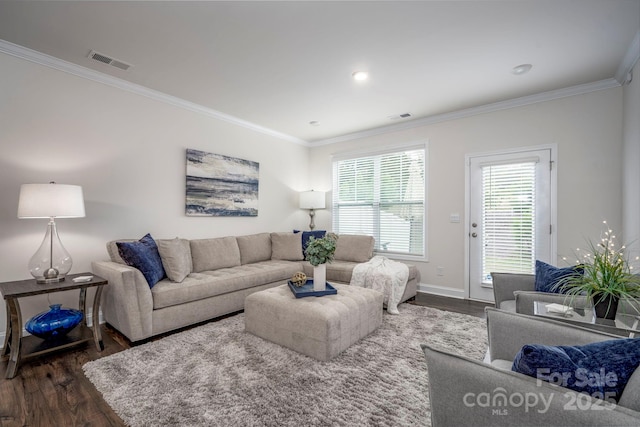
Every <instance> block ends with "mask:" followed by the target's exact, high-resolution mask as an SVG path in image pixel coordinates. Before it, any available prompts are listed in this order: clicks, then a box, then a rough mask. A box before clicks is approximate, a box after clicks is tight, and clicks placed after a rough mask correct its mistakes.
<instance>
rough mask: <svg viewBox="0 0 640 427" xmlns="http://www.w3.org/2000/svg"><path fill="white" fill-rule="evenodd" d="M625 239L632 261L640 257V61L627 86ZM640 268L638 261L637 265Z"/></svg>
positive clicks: (624, 184) (624, 127)
mask: <svg viewBox="0 0 640 427" xmlns="http://www.w3.org/2000/svg"><path fill="white" fill-rule="evenodd" d="M623 92H624V120H623V135H624V182H623V189H624V198H623V224H624V239H625V242H628V243H629V257H630V260H631V261H632V262H633V260H634V258H635V257H636V256H639V255H640V119H638V118H639V117H640V62H637V63H636V65H635V67H634V69H633V80H632V81H631V83H630V84H628V85H625V86H624V90H623ZM634 264H635V265H634V266H635V268H640V263H639V262H634Z"/></svg>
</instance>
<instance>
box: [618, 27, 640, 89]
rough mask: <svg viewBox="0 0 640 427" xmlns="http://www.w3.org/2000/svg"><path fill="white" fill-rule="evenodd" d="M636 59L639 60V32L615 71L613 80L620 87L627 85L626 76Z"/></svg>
mask: <svg viewBox="0 0 640 427" xmlns="http://www.w3.org/2000/svg"><path fill="white" fill-rule="evenodd" d="M638 59H640V31H637V32H636V36H635V37H634V38H633V41H632V42H631V45H630V46H629V49H627V53H626V54H625V55H624V58H623V59H622V62H621V63H620V65H619V66H618V70H617V71H616V75H615V79H616V80H617V81H618V82H620V84H621V85H624V84H626V83H628V82H627V76H628V75H629V73H630V72H631V70H633V67H634V66H635V65H636V62H638Z"/></svg>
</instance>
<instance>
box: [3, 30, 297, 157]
mask: <svg viewBox="0 0 640 427" xmlns="http://www.w3.org/2000/svg"><path fill="white" fill-rule="evenodd" d="M0 52H1V53H6V54H7V55H11V56H15V57H17V58H21V59H24V60H27V61H31V62H34V63H36V64H39V65H44V66H45V67H49V68H53V69H56V70H58V71H62V72H65V73H68V74H73V75H74V76H77V77H81V78H84V79H88V80H92V81H94V82H98V83H102V84H105V85H108V86H112V87H115V88H118V89H121V90H125V91H127V92H131V93H135V94H137V95H141V96H144V97H147V98H150V99H153V100H155V101H160V102H164V103H167V104H170V105H173V106H175V107H178V108H182V109H185V110H189V111H192V112H195V113H198V114H203V115H205V116H208V117H212V118H215V119H218V120H222V121H225V122H227V123H231V124H234V125H237V126H241V127H243V128H246V129H250V130H252V131H255V132H259V133H262V134H265V135H269V136H272V137H275V138H278V139H282V140H284V141H289V142H293V143H295V144H301V145H305V146H308V145H309V143H308V142H307V141H305V140H303V139H300V138H296V137H294V136H291V135H287V134H284V133H281V132H278V131H275V130H273V129H269V128H266V127H264V126H260V125H257V124H255V123H251V122H248V121H246V120H242V119H240V118H238V117H235V116H232V115H229V114H225V113H221V112H220V111H217V110H214V109H211V108H208V107H205V106H203V105H200V104H196V103H195V102H190V101H187V100H184V99H182V98H178V97H176V96H172V95H167V94H166V93H162V92H159V91H157V90H153V89H149V88H148V87H145V86H142V85H139V84H136V83H131V82H128V81H126V80H123V79H119V78H117V77H113V76H110V75H108V74H104V73H101V72H99V71H96V70H92V69H90V68H86V67H82V66H80V65H77V64H73V63H71V62H68V61H64V60H62V59H59V58H55V57H53V56H50V55H47V54H44V53H41V52H38V51H35V50H32V49H29V48H26V47H24V46H20V45H17V44H14V43H11V42H8V41H6V40H2V39H0Z"/></svg>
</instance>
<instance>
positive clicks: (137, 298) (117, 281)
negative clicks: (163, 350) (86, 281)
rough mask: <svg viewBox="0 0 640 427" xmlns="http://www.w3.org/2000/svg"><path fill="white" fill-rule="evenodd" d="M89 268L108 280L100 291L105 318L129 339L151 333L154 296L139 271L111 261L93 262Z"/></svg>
mask: <svg viewBox="0 0 640 427" xmlns="http://www.w3.org/2000/svg"><path fill="white" fill-rule="evenodd" d="M91 265H92V269H93V272H94V273H95V274H97V275H98V276H101V277H104V278H105V279H107V280H108V281H109V285H108V286H105V288H104V291H103V294H102V314H103V315H104V318H105V320H106V321H107V322H108V323H109V324H111V325H113V326H114V327H115V328H116V329H118V330H119V331H120V332H122V333H123V334H124V335H125V336H126V337H127V338H129V339H130V340H131V341H139V340H141V339H144V338H148V337H150V336H151V335H152V313H153V297H152V295H151V289H150V288H149V284H148V283H147V281H146V279H145V278H144V276H143V275H142V273H141V272H140V270H138V269H136V268H133V267H129V266H127V265H122V264H118V263H115V262H111V261H94V262H93V263H92V264H91Z"/></svg>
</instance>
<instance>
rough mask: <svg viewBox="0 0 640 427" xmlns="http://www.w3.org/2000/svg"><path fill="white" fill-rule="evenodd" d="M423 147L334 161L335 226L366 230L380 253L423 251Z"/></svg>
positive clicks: (348, 230) (346, 231)
mask: <svg viewBox="0 0 640 427" xmlns="http://www.w3.org/2000/svg"><path fill="white" fill-rule="evenodd" d="M424 213H425V148H424V146H421V147H420V148H417V147H412V148H411V149H404V150H402V151H396V152H389V153H382V154H376V155H367V156H362V157H353V158H343V159H336V160H334V162H333V230H334V231H335V232H337V233H339V234H366V235H369V236H373V237H374V238H375V241H376V246H375V249H376V252H379V253H383V254H399V255H412V256H420V257H422V256H424V255H425V233H424V230H425V221H424Z"/></svg>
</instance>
